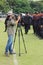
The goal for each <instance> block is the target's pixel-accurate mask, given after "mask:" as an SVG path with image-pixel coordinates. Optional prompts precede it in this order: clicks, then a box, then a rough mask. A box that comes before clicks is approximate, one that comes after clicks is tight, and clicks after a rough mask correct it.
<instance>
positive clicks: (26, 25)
mask: <svg viewBox="0 0 43 65" xmlns="http://www.w3.org/2000/svg"><path fill="white" fill-rule="evenodd" d="M29 20H30V17H29V16H28V15H27V16H24V26H25V34H27V33H28V30H29V29H30V21H29Z"/></svg>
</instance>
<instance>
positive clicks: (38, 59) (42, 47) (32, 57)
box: [0, 22, 43, 65]
mask: <svg viewBox="0 0 43 65" xmlns="http://www.w3.org/2000/svg"><path fill="white" fill-rule="evenodd" d="M3 31H4V23H3V22H0V65H14V62H13V56H10V57H8V58H7V57H5V55H4V51H5V46H6V42H7V33H5V32H3ZM23 36H24V39H25V45H26V48H27V54H26V53H25V50H24V46H23V41H22V38H21V40H20V41H21V42H20V47H21V53H23V54H21V56H20V57H19V54H18V53H19V44H18V36H17V38H16V42H15V50H16V53H17V60H18V65H43V39H42V40H41V39H39V38H38V37H36V36H35V35H34V34H33V29H32V28H31V30H29V32H28V35H25V34H24V29H23Z"/></svg>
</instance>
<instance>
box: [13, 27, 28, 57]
mask: <svg viewBox="0 0 43 65" xmlns="http://www.w3.org/2000/svg"><path fill="white" fill-rule="evenodd" d="M17 30H18V39H19V56H20V55H21V53H20V32H21V36H22V40H23V45H24V49H25V53H27V50H26V46H25V41H24V37H23V33H22V28H21V26H20V27H18V26H17V28H16V32H15V38H14V44H15V40H16V35H17ZM14 44H13V48H14Z"/></svg>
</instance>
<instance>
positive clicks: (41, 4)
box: [0, 0, 43, 13]
mask: <svg viewBox="0 0 43 65" xmlns="http://www.w3.org/2000/svg"><path fill="white" fill-rule="evenodd" d="M10 9H13V11H14V12H16V13H20V12H30V13H33V12H35V11H39V12H41V11H43V1H38V2H37V1H35V2H34V1H30V0H0V11H1V12H4V13H6V12H8V11H9V10H10Z"/></svg>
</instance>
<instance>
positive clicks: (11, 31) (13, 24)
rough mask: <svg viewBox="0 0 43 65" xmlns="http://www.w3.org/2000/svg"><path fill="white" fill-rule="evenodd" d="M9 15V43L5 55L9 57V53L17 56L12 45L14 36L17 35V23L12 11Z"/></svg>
mask: <svg viewBox="0 0 43 65" xmlns="http://www.w3.org/2000/svg"><path fill="white" fill-rule="evenodd" d="M7 15H8V16H9V18H8V20H7V35H8V41H7V45H6V48H5V55H6V56H9V53H10V54H15V53H14V52H13V47H12V44H13V37H14V34H15V28H16V22H15V19H14V15H13V12H12V11H9V12H8V14H7Z"/></svg>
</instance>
